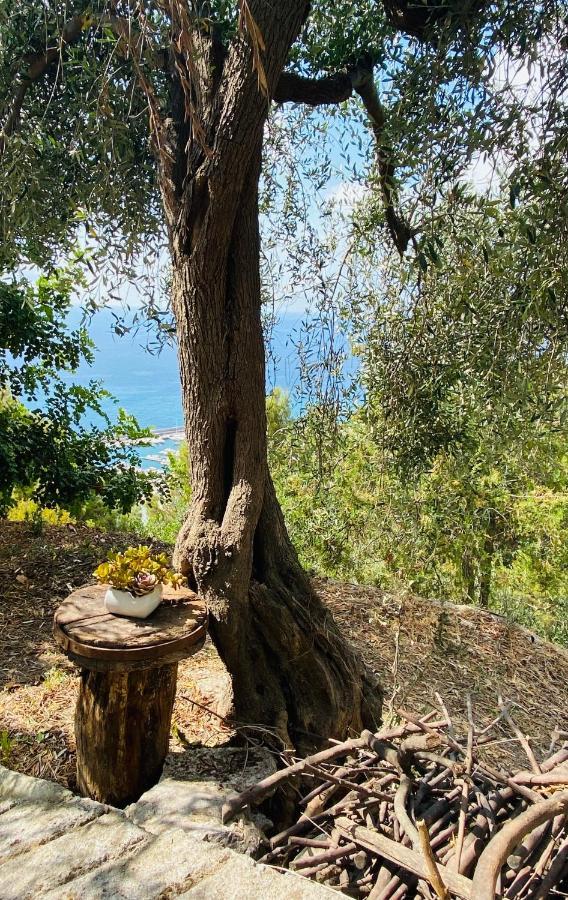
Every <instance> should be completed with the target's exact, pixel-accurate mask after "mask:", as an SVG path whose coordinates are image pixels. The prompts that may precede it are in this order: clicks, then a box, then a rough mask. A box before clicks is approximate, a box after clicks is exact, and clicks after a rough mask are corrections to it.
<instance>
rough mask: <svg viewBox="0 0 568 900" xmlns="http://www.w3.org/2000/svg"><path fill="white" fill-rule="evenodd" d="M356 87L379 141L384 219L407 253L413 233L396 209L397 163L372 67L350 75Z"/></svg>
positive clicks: (393, 238)
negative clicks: (389, 145) (388, 143)
mask: <svg viewBox="0 0 568 900" xmlns="http://www.w3.org/2000/svg"><path fill="white" fill-rule="evenodd" d="M351 80H352V84H353V88H354V90H355V91H356V92H357V93H358V94H359V96H360V97H361V100H362V101H363V105H364V107H365V109H366V111H367V115H368V116H369V120H370V123H371V128H372V130H373V134H374V135H375V140H376V144H377V150H376V152H377V166H378V170H379V184H380V188H381V195H382V198H383V203H384V207H385V218H386V221H387V228H388V231H389V234H390V236H391V238H392V240H393V242H394V245H395V247H396V249H397V250H398V252H399V253H400V254H401V256H402V254H403V253H404V252H405V250H406V248H407V247H408V244H409V242H410V240H411V239H412V237H413V232H412V230H411V229H410V227H409V226H408V225H407V223H406V222H405V221H404V219H403V218H402V217H401V216H400V215H399V213H398V212H397V210H396V206H395V203H396V183H395V180H394V164H393V162H392V159H391V157H390V154H389V151H388V149H387V147H386V146H385V111H384V109H383V106H382V104H381V101H380V99H379V95H378V93H377V88H376V85H375V79H374V78H373V70H372V69H371V68H367V67H361V66H360V67H358V68H357V69H355V70H354V72H353V74H352V76H351Z"/></svg>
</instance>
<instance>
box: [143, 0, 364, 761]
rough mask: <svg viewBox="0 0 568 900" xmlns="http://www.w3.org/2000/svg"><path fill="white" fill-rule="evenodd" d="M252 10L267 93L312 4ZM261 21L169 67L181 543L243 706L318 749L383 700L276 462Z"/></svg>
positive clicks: (164, 181) (183, 561)
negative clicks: (294, 525)
mask: <svg viewBox="0 0 568 900" xmlns="http://www.w3.org/2000/svg"><path fill="white" fill-rule="evenodd" d="M247 8H248V10H249V11H250V12H251V14H252V15H253V16H254V18H255V25H256V27H257V28H258V29H259V31H260V33H261V34H262V36H263V42H264V44H265V45H266V51H265V52H263V53H261V55H260V57H259V58H260V59H261V63H260V65H261V66H262V74H263V76H264V78H265V79H266V85H267V90H268V93H269V95H273V93H274V88H275V85H276V82H277V79H278V78H279V76H280V72H281V70H282V67H283V65H284V62H285V60H286V57H287V55H288V51H289V48H290V45H291V43H292V42H293V40H294V39H295V37H296V35H297V34H298V32H299V29H300V27H301V24H302V22H303V20H304V18H305V16H306V14H307V10H308V3H307V2H306V0H290V2H289V3H287V4H277V5H276V6H274V5H273V4H261V3H255V2H249V4H248V7H247ZM252 32H254V29H252V30H251V29H250V28H249V27H248V26H247V34H248V38H247V39H245V38H243V37H237V38H235V39H233V41H232V42H231V44H230V46H229V49H228V50H227V51H226V52H225V51H224V50H223V48H222V47H220V46H219V44H218V43H217V42H216V39H215V34H214V33H213V34H212V35H211V36H208V35H205V36H203V35H199V34H198V33H197V32H196V33H194V36H193V39H194V42H195V46H196V47H197V46H199V53H197V54H196V57H195V60H196V61H195V62H194V63H193V64H192V68H191V71H190V70H189V69H187V68H186V71H185V76H186V77H185V78H180V77H178V76H179V69H180V59H179V58H178V57H176V58H175V60H174V64H173V65H172V77H171V87H172V91H171V118H170V121H171V123H172V125H171V126H170V130H169V131H168V133H167V134H165V133H164V135H165V136H164V135H162V140H166V138H167V139H168V140H169V148H168V150H167V152H166V153H163V152H162V155H161V157H160V158H161V170H160V183H161V189H162V196H163V198H164V208H165V211H166V218H167V221H168V226H169V235H170V247H171V257H172V270H173V284H172V298H173V309H174V314H175V318H176V327H177V338H178V355H179V364H180V374H181V382H182V392H183V403H184V416H185V426H186V434H187V441H188V446H189V453H190V460H191V488H192V500H191V507H190V510H189V513H188V516H187V519H186V521H185V523H184V525H183V527H182V529H181V531H180V534H179V537H178V541H177V546H176V554H175V555H176V563H177V565H178V566H179V567H180V568H181V569H182V571H184V572H185V573H186V574H187V575H188V576H189V578H190V580H191V581H192V582H194V583H195V586H196V587H197V589H198V591H199V593H200V595H201V596H202V597H203V598H204V599H205V600H206V601H207V603H208V606H209V611H210V629H211V634H212V637H213V640H214V641H215V644H216V646H217V649H218V650H219V653H220V655H221V657H222V659H223V661H224V662H225V665H226V666H227V669H228V671H229V673H230V675H231V676H232V681H233V693H234V712H235V717H236V719H237V720H238V721H241V722H248V723H255V724H258V725H263V726H269V728H271V729H273V730H274V732H276V733H277V735H278V736H279V738H280V739H281V740H282V741H284V742H285V743H286V744H287V745H294V746H295V747H297V748H298V749H300V750H308V749H312V748H313V747H314V746H316V745H318V744H320V743H321V742H322V741H323V740H325V739H326V738H328V737H329V736H337V737H339V736H341V735H344V734H345V732H346V731H347V729H348V728H349V727H352V728H354V729H359V728H360V727H361V726H362V724H363V723H369V724H373V725H374V724H376V722H377V720H378V713H379V710H380V697H379V695H378V693H377V691H376V690H369V691H364V677H363V674H362V672H361V671H360V667H359V665H358V662H357V660H356V658H355V655H354V653H353V651H352V650H351V649H350V647H349V646H348V644H347V643H346V641H345V640H344V639H343V638H342V636H341V635H340V634H339V632H338V630H337V628H336V626H335V624H334V623H333V620H332V618H331V616H330V614H329V613H328V611H327V610H326V609H325V607H324V606H323V604H322V603H321V602H320V600H319V599H318V598H317V597H316V596H315V594H314V592H313V591H312V589H311V586H310V583H309V581H308V579H307V577H306V575H305V574H304V573H303V571H302V569H301V567H300V565H299V563H298V559H297V556H296V554H295V552H294V549H293V547H292V546H291V543H290V540H289V538H288V535H287V533H286V528H285V526H284V521H283V518H282V514H281V511H280V508H279V506H278V502H277V500H276V496H275V492H274V488H273V485H272V482H271V479H270V475H269V472H268V464H267V451H266V407H265V403H266V398H265V371H264V367H265V363H264V341H263V334H262V327H261V315H260V310H261V286H260V272H259V259H260V237H259V223H258V215H259V210H258V183H259V178H260V171H261V162H262V139H263V130H264V124H265V121H266V117H267V114H268V108H269V101H268V97H266V96H265V95H263V94H262V93H261V91H260V90H259V83H260V80H261V73H260V69H259V62H258V59H257V61H256V62H255V58H254V53H253V51H252V49H251V43H254V37H253V36H252ZM187 83H191V84H192V85H193V87H192V92H191V93H188V89H187ZM188 109H190V110H191V114H188ZM196 117H198V118H199V123H200V133H199V135H196V128H195V118H196ZM156 144H157V140H156Z"/></svg>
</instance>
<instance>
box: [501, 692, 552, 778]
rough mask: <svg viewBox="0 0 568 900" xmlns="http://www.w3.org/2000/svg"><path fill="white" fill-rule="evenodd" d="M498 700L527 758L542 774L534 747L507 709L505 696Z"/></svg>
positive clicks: (538, 772)
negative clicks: (504, 701) (504, 700)
mask: <svg viewBox="0 0 568 900" xmlns="http://www.w3.org/2000/svg"><path fill="white" fill-rule="evenodd" d="M497 702H498V704H499V709H500V710H501V712H502V714H503V718H504V719H505V721H506V723H507V725H508V726H509V728H511V730H512V731H513V732H514V734H515V736H516V737H517V739H518V741H519V743H520V745H521V747H522V748H523V750H524V751H525V753H526V755H527V759H528V761H529V763H530V766H531V769H532V770H533V772H535V773H536V774H537V775H540V772H541V768H540V766H539V764H538V762H537V759H536V756H535V755H534V752H533V749H532V747H531V745H530V744H529V742H528V740H527V738H526V736H525V735H524V734H523V732H522V731H521V729H520V728H519V726H518V725H517V723H516V722H515V720H514V719H513V717H512V716H511V713H510V712H509V710H508V709H507V707H506V705H505V703H503V698H502V697H501V695H499V697H498V699H497Z"/></svg>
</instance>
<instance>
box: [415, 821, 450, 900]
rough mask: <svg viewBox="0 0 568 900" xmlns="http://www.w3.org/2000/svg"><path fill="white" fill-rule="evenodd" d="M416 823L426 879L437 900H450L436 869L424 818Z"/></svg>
mask: <svg viewBox="0 0 568 900" xmlns="http://www.w3.org/2000/svg"><path fill="white" fill-rule="evenodd" d="M417 825H418V841H419V844H420V849H421V851H422V856H423V857H424V862H425V864H426V871H427V872H428V880H429V882H430V884H431V885H432V887H433V888H434V890H435V891H436V896H437V897H438V900H450V892H449V890H448V889H447V887H446V886H445V884H444V882H443V881H442V879H441V878H440V872H439V871H438V866H437V864H436V858H435V856H434V853H433V851H432V847H431V846H430V837H429V835H428V826H427V824H426V822H425V821H424V819H420V821H419V822H418V823H417Z"/></svg>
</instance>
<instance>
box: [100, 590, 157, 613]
mask: <svg viewBox="0 0 568 900" xmlns="http://www.w3.org/2000/svg"><path fill="white" fill-rule="evenodd" d="M163 590H164V586H163V584H157V585H156V587H155V588H154V590H153V591H152V592H151V593H150V594H143V595H142V597H135V596H134V594H131V593H130V591H120V590H119V589H118V588H114V587H109V588H108V590H107V592H106V594H105V608H106V610H107V611H108V612H109V613H112V614H113V616H133V617H134V618H135V619H145V618H146V617H147V616H149V615H150V613H153V612H154V610H155V609H156V607H158V606H159V605H160V602H161V600H162V593H163Z"/></svg>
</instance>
